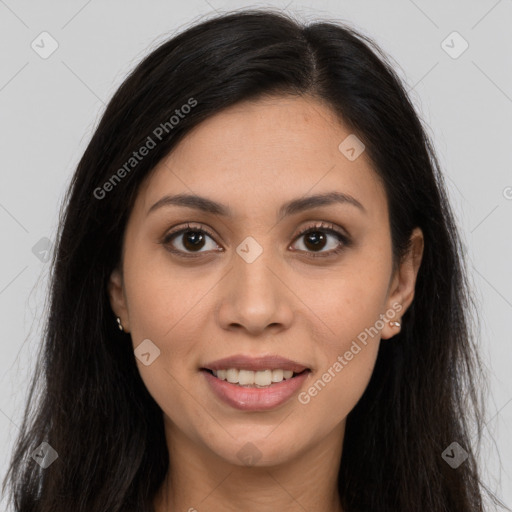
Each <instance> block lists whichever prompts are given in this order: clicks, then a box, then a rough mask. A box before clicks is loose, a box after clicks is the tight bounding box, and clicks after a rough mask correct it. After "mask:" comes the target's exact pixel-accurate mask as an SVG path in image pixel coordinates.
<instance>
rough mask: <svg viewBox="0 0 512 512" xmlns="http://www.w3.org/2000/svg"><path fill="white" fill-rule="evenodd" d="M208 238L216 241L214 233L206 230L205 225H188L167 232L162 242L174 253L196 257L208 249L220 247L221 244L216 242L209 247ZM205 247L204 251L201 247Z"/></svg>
mask: <svg viewBox="0 0 512 512" xmlns="http://www.w3.org/2000/svg"><path fill="white" fill-rule="evenodd" d="M208 239H210V240H212V242H214V240H213V235H211V234H210V232H209V231H206V230H205V229H204V228H203V227H194V226H190V225H187V226H186V227H184V228H181V229H179V230H175V231H173V232H171V233H169V234H167V235H166V236H165V238H164V240H163V241H162V243H163V245H164V246H166V248H167V249H168V250H169V251H170V252H172V253H175V254H178V255H180V256H184V257H196V256H200V255H201V254H202V253H204V252H207V251H208V250H218V249H219V246H218V245H217V244H216V243H215V242H214V243H213V244H210V247H208V244H207V241H208ZM205 247H206V250H205V251H202V250H201V249H203V248H205ZM193 253H197V254H193Z"/></svg>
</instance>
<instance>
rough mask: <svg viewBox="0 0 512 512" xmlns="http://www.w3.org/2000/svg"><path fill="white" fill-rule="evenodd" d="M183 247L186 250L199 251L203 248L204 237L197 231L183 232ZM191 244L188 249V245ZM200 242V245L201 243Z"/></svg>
mask: <svg viewBox="0 0 512 512" xmlns="http://www.w3.org/2000/svg"><path fill="white" fill-rule="evenodd" d="M183 239H184V242H183V246H184V247H185V248H186V249H187V250H188V249H191V248H192V249H201V248H202V247H203V246H204V236H203V234H202V233H201V232H199V231H192V230H190V231H185V233H183ZM189 242H191V244H192V245H191V246H190V247H188V243H189ZM201 242H202V243H201Z"/></svg>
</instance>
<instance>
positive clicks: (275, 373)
mask: <svg viewBox="0 0 512 512" xmlns="http://www.w3.org/2000/svg"><path fill="white" fill-rule="evenodd" d="M283 377H284V372H283V370H272V382H281V381H282V380H283Z"/></svg>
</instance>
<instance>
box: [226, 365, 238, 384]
mask: <svg viewBox="0 0 512 512" xmlns="http://www.w3.org/2000/svg"><path fill="white" fill-rule="evenodd" d="M226 379H227V381H228V382H231V384H236V383H237V382H238V370H235V369H234V368H230V369H229V370H227V372H226Z"/></svg>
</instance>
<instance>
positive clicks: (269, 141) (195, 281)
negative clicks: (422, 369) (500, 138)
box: [109, 96, 423, 512]
mask: <svg viewBox="0 0 512 512" xmlns="http://www.w3.org/2000/svg"><path fill="white" fill-rule="evenodd" d="M350 133H351V132H350V131H349V130H348V129H347V128H346V127H345V126H344V125H343V124H342V123H341V122H340V120H339V119H337V118H335V116H334V114H333V113H332V111H331V110H330V109H329V108H328V107H326V106H325V105H323V104H322V103H320V102H318V100H315V99H313V98H310V97H283V96H277V97H272V98H266V99H264V100H262V99H259V100H257V101H250V102H244V103H240V104H237V105H235V106H233V107H230V108H229V109H226V110H224V111H223V112H221V113H218V114H216V115H215V116H213V117H211V118H210V119H208V120H206V121H204V122H202V123H201V124H200V125H199V126H197V127H196V128H195V129H194V130H193V131H192V132H190V133H189V134H188V135H187V136H186V137H185V138H184V139H183V140H182V141H181V142H180V143H179V145H178V146H177V147H176V148H175V150H174V151H173V152H172V153H171V154H170V155H169V156H168V157H166V158H165V159H164V160H162V161H161V162H160V163H159V165H158V166H157V167H156V168H155V169H154V172H153V173H152V174H151V175H150V176H149V178H148V179H147V180H146V181H145V182H144V183H143V185H141V187H140V190H139V192H138V196H137V199H136V202H135V205H134V208H133V211H132V212H131V215H130V218H129V221H128V224H127V227H126V232H125V239H124V245H123V258H122V262H121V264H120V266H119V268H117V269H116V270H115V271H114V272H113V273H112V276H111V279H110V283H109V294H110V299H111V305H112V309H113V311H114V312H115V314H116V315H117V316H119V317H120V318H121V322H122V325H123V327H124V330H125V331H126V332H129V333H130V334H131V338H132V343H133V347H134V349H135V348H136V347H137V346H138V345H139V344H140V343H141V342H142V340H144V339H150V340H151V341H152V342H153V343H154V344H155V345H156V346H157V347H158V348H159V350H160V355H159V357H157V358H156V359H155V360H154V361H153V362H152V363H151V364H150V365H149V366H145V365H144V364H142V363H141V361H140V360H139V359H138V358H136V359H135V360H136V363H137V365H138V369H139V371H140V375H141V377H142V379H143V381H144V384H145V385H146V386H147V389H148V390H149V392H150V394H151V395H152V396H153V398H154V399H155V401H156V402H157V403H158V404H159V406H160V407H161V409H162V411H163V419H164V424H165V429H166V438H167V446H168V451H169V461H170V468H171V470H170V472H169V473H168V478H166V480H165V482H164V484H163V485H162V487H161V489H160V491H159V493H158V495H157V497H156V498H155V501H154V505H155V510H156V511H157V512H163V511H177V510H180V511H182V510H183V511H186V510H190V511H191V512H192V511H193V510H197V511H199V512H201V511H223V512H226V511H228V512H230V511H239V510H246V511H258V512H262V511H275V510H288V511H292V512H293V511H301V512H303V511H304V510H308V511H311V512H313V511H324V512H325V511H328V512H329V511H330V512H339V511H341V510H342V509H341V506H340V503H339V499H338V496H337V490H336V481H337V474H338V468H339V464H340V460H341V456H342V443H343V436H344V432H345V422H346V417H347V415H348V413H349V412H350V411H351V410H352V409H353V407H354V406H355V405H356V403H357V402H358V400H359V398H360V397H361V396H362V394H363V392H364V390H365V388H366V386H367V384H368V382H369V379H370V377H371V374H372V371H373V368H374V365H375V361H376V357H377V352H378V347H379V343H380V342H381V339H382V340H387V339H389V338H392V337H393V336H394V335H395V334H397V333H398V332H399V330H400V328H399V327H396V326H391V325H390V324H389V323H387V322H386V323H384V325H383V326H382V325H381V326H380V327H381V328H379V329H378V331H379V332H378V334H377V335H375V336H373V337H370V338H369V340H368V342H367V344H366V345H363V344H361V343H359V345H360V347H361V350H360V351H359V352H358V353H357V354H356V355H354V357H353V359H352V360H350V361H348V362H347V364H346V366H344V367H343V369H342V370H341V371H339V372H337V373H336V374H335V375H336V376H335V377H333V378H332V379H331V380H330V382H329V383H328V384H327V385H325V387H323V389H321V391H320V392H318V393H317V394H316V396H314V397H311V399H310V401H309V402H308V403H306V404H304V403H300V402H299V400H298V399H297V394H296V395H294V396H293V397H292V398H291V399H290V400H288V401H287V402H286V403H284V404H283V405H281V406H279V407H277V408H275V409H273V410H271V411H266V412H262V411H259V412H243V411H239V410H237V409H234V408H232V407H230V406H229V405H226V404H224V403H222V402H220V401H219V400H218V399H217V398H216V397H215V395H213V394H212V392H211V390H210V388H209V386H208V384H207V382H206V379H205V377H204V375H203V373H201V372H200V371H199V368H200V367H202V366H205V365H206V363H208V362H212V361H214V360H217V359H220V358H223V357H227V356H230V355H234V354H247V355H252V356H257V355H266V354H278V355H281V356H283V357H287V358H289V359H292V360H295V361H298V362H299V363H302V364H304V365H305V366H307V367H309V368H310V369H311V370H312V371H311V373H310V374H309V375H308V379H307V381H306V382H305V384H304V386H303V387H302V388H301V390H300V391H307V390H308V388H310V387H311V386H312V385H313V383H314V382H316V381H317V380H318V379H319V378H320V377H321V376H322V374H324V372H326V371H327V370H328V369H329V368H330V367H331V368H332V367H333V365H334V363H335V362H336V361H337V358H338V356H340V355H342V356H343V354H345V353H346V352H347V351H348V350H349V349H350V347H351V345H352V343H353V341H354V340H355V339H356V337H357V336H358V334H360V333H361V332H363V331H364V330H365V328H369V327H371V326H374V325H375V324H376V321H377V320H378V319H379V318H381V317H380V315H385V318H389V310H392V311H396V308H397V307H401V310H400V312H398V313H397V314H396V315H395V316H394V317H392V318H390V320H393V321H395V320H398V321H400V318H401V316H402V315H403V314H404V312H405V311H406V310H407V308H408V307H409V306H410V304H411V302H412V300H413V298H414V286H415V282H416V277H417V272H418V269H419V265H420V262H421V257H422V254H423V234H422V232H421V230H420V229H419V228H416V229H415V230H414V232H413V234H412V237H411V239H412V245H411V250H410V252H409V253H408V254H407V255H406V257H405V258H404V259H403V261H402V263H401V265H400V266H399V267H398V268H397V269H396V271H395V272H393V267H392V252H391V235H390V228H389V218H388V205H387V199H386V195H385V191H384V188H383V186H382V183H381V182H380V181H379V179H378V176H377V174H376V173H375V171H374V170H373V168H372V165H371V162H370V161H369V159H368V158H367V155H366V154H365V153H364V152H363V153H362V154H361V155H360V156H359V157H358V158H357V159H356V160H354V161H350V160H349V159H347V158H346V157H345V156H344V155H343V154H342V153H341V151H340V150H339V149H338V146H339V144H340V142H341V141H343V140H344V139H345V138H346V137H347V136H348V135H349V134H350ZM332 191H340V192H343V193H346V194H350V195H351V196H353V197H354V198H356V199H357V200H358V201H359V202H360V203H361V204H362V205H363V206H364V208H365V210H366V211H365V212H363V211H361V210H359V209H358V208H356V207H354V206H352V205H350V204H348V203H346V204H333V205H328V206H321V207H317V208H315V209H311V210H308V211H305V212H301V213H297V214H294V215H291V216H289V217H285V218H283V219H280V220H279V219H278V218H277V217H276V212H277V210H278V208H279V207H280V206H281V205H282V204H283V203H284V202H286V201H288V200H291V199H295V198H299V197H302V196H304V195H311V194H316V193H322V192H332ZM176 193H194V194H198V195H201V196H205V197H208V198H209V199H213V200H215V201H217V202H220V203H222V204H224V205H226V206H228V207H229V208H230V209H232V210H233V218H231V219H230V218H224V217H221V216H219V215H213V214H210V213H203V212H200V211H198V210H194V209H191V208H187V207H182V206H166V207H162V208H159V209H156V210H155V211H153V212H152V213H150V214H149V215H147V212H148V210H149V208H150V207H151V206H152V205H153V204H154V203H155V202H157V201H158V200H159V199H160V198H162V197H163V196H164V195H166V194H176ZM318 221H325V222H330V223H332V224H334V225H335V227H337V228H338V229H340V231H341V232H342V233H348V234H349V237H350V239H351V240H352V242H353V243H352V244H351V245H350V246H346V247H344V249H343V250H342V252H341V253H340V254H337V255H335V256H332V257H325V258H322V257H318V258H312V257H311V256H309V257H308V254H312V253H313V254H315V253H316V254H318V252H323V253H324V254H325V253H327V252H328V251H330V250H331V249H335V248H336V247H338V246H339V241H338V239H337V238H336V236H335V235H332V234H329V233H328V232H325V231H322V230H321V229H320V231H321V232H322V233H324V235H325V236H326V237H327V238H326V240H325V243H324V245H323V246H322V245H321V246H320V247H319V248H318V249H315V248H314V245H313V244H311V243H309V244H308V235H302V236H300V237H299V238H297V235H298V234H299V232H300V231H302V230H303V229H305V228H308V227H310V226H312V225H313V226H314V224H315V223H316V222H318ZM187 222H191V223H194V224H193V227H194V228H196V229H197V228H198V227H200V226H199V225H198V224H202V225H203V226H205V227H206V228H207V229H209V230H210V231H211V232H212V234H214V235H215V238H213V239H212V238H210V237H209V235H206V234H204V236H205V244H204V246H203V247H202V248H201V247H200V248H199V249H197V250H196V253H197V252H198V251H199V253H201V256H200V257H198V258H196V259H194V258H188V259H187V258H180V257H179V256H177V255H174V254H172V253H171V252H169V251H168V250H167V249H166V247H165V246H164V245H163V244H162V243H161V241H162V239H163V238H164V236H165V235H166V234H167V233H169V232H170V231H171V229H172V228H175V227H177V228H179V227H185V225H186V223H187ZM317 231H318V230H317ZM247 236H251V237H253V238H254V239H255V240H256V241H257V242H258V243H259V244H260V246H261V247H262V248H263V253H262V254H261V255H260V256H259V257H258V258H257V259H256V260H255V261H254V262H252V263H248V262H247V261H245V260H244V259H243V258H242V257H240V256H239V255H238V253H237V252H236V248H237V247H238V246H239V245H240V244H241V242H242V241H243V240H244V239H245V238H246V237H247ZM186 238H187V237H186V236H183V234H182V235H178V236H177V237H175V238H174V239H173V241H172V242H169V244H168V246H169V245H172V244H173V246H174V248H175V249H176V250H182V251H183V252H187V249H188V253H194V246H193V245H192V244H190V243H187V240H186ZM309 239H310V238H309ZM189 241H190V239H189ZM219 248H221V249H224V251H221V252H218V251H216V249H219ZM293 249H295V251H294V250H293ZM393 305H395V309H393ZM397 305H398V306H397ZM386 312H388V313H386ZM386 314H387V316H386ZM384 342H386V341H384ZM388 342H390V343H392V341H388ZM246 443H252V445H254V447H255V448H252V449H253V450H254V451H255V453H256V449H257V453H258V456H259V459H258V460H255V461H254V462H253V465H246V464H244V462H243V461H242V460H240V458H239V457H238V456H237V453H238V451H239V450H240V449H241V448H242V447H243V446H244V445H246ZM256 458H257V457H255V459H256ZM304 482H308V485H304Z"/></svg>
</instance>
